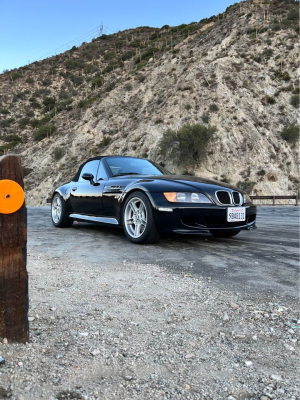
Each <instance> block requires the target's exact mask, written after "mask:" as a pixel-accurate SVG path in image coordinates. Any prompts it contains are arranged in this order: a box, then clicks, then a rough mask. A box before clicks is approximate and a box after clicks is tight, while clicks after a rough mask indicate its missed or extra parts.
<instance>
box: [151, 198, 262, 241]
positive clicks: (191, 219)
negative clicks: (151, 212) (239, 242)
mask: <svg viewBox="0 0 300 400" xmlns="http://www.w3.org/2000/svg"><path fill="white" fill-rule="evenodd" d="M245 207H246V221H240V222H227V207H220V206H217V205H213V204H212V205H207V204H203V205H198V204H197V205H188V206H186V205H185V206H174V205H172V206H171V207H170V206H169V205H168V207H166V205H164V207H157V208H156V209H155V217H156V224H157V227H158V229H159V231H161V232H176V233H183V234H189V233H202V232H207V231H213V230H218V231H220V230H224V231H226V230H230V231H232V230H253V229H256V206H254V205H246V206H245ZM162 208H168V209H171V210H172V211H160V210H159V209H162Z"/></svg>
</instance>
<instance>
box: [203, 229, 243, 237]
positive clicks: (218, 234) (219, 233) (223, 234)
mask: <svg viewBox="0 0 300 400" xmlns="http://www.w3.org/2000/svg"><path fill="white" fill-rule="evenodd" d="M209 232H210V233H211V234H212V235H213V236H215V237H219V238H230V237H232V236H236V235H237V234H238V233H240V232H241V230H240V229H238V230H236V231H221V230H220V231H218V230H216V231H213V230H211V231H209Z"/></svg>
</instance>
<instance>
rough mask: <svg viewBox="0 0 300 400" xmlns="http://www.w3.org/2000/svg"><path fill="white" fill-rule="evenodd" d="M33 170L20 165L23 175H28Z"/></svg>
mask: <svg viewBox="0 0 300 400" xmlns="http://www.w3.org/2000/svg"><path fill="white" fill-rule="evenodd" d="M32 171H33V169H32V168H28V167H22V172H23V176H27V175H29V174H30V173H31V172H32Z"/></svg>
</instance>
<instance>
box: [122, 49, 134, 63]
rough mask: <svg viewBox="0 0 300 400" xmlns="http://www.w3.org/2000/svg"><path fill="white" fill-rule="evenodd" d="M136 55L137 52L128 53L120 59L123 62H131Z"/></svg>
mask: <svg viewBox="0 0 300 400" xmlns="http://www.w3.org/2000/svg"><path fill="white" fill-rule="evenodd" d="M134 55H135V51H126V52H125V53H123V54H122V55H121V57H120V59H121V60H122V61H126V60H130V59H131V58H132V57H133V56H134Z"/></svg>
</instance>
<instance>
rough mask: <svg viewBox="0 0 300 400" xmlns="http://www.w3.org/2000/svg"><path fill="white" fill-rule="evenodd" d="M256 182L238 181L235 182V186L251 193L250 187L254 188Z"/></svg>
mask: <svg viewBox="0 0 300 400" xmlns="http://www.w3.org/2000/svg"><path fill="white" fill-rule="evenodd" d="M255 184H256V182H252V181H239V182H238V183H237V184H236V187H237V188H238V189H240V190H242V191H244V192H246V193H248V194H249V193H251V192H252V189H253V188H254V186H255Z"/></svg>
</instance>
